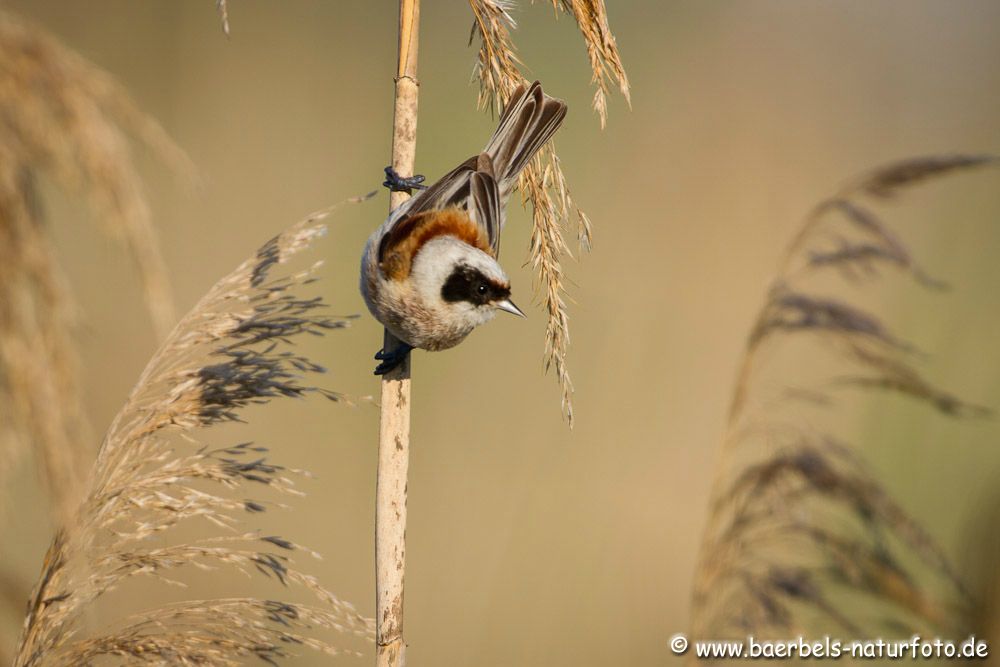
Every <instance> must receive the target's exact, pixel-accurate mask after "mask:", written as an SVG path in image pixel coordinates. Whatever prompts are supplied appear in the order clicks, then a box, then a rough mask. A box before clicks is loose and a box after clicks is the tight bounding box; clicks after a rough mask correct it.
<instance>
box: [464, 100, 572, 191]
mask: <svg viewBox="0 0 1000 667" xmlns="http://www.w3.org/2000/svg"><path fill="white" fill-rule="evenodd" d="M565 117H566V103H565V102H563V101H562V100H559V99H556V98H554V97H549V96H548V95H546V94H545V93H544V92H542V84H540V83H539V82H537V81H535V82H534V83H533V84H531V85H530V86H526V85H525V84H523V83H522V84H521V85H520V86H518V87H517V89H516V90H515V91H514V94H513V95H511V97H510V101H509V102H508V104H507V107H506V108H505V109H504V111H503V114H502V115H501V116H500V124H499V125H498V126H497V131H496V132H494V133H493V136H492V137H491V138H490V141H489V143H487V144H486V148H484V149H483V152H484V153H486V154H487V155H489V156H490V158H491V160H492V162H493V171H494V175H495V178H496V180H497V185H498V186H499V189H500V196H501V200H503V199H506V197H507V195H508V194H509V193H510V191H511V190H512V189H513V187H514V185H515V184H516V182H517V177H518V176H519V175H520V173H521V171H522V170H523V169H524V168H525V167H526V166H527V164H528V162H529V161H530V160H531V158H533V157H534V156H535V153H537V152H538V151H539V149H540V148H541V147H542V146H544V145H545V142H546V141H548V140H549V139H550V138H551V137H552V135H553V134H555V131H556V130H558V129H559V126H560V125H561V124H562V122H563V119H564V118H565Z"/></svg>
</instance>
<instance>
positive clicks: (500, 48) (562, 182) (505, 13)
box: [469, 0, 629, 426]
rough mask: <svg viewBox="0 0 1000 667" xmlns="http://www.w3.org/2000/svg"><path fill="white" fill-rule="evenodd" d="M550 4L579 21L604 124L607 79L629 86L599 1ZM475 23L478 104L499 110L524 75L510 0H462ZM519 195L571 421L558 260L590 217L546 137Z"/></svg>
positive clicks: (548, 357)
mask: <svg viewBox="0 0 1000 667" xmlns="http://www.w3.org/2000/svg"><path fill="white" fill-rule="evenodd" d="M553 5H554V6H555V7H556V8H558V9H562V10H563V11H566V12H568V13H570V14H572V15H573V16H574V18H575V19H576V21H577V24H578V26H579V27H580V32H581V34H582V35H583V38H584V42H585V44H586V46H587V53H588V56H589V58H590V65H591V70H592V72H593V78H592V81H593V83H594V85H595V86H596V88H597V92H596V93H595V96H594V108H595V110H596V111H597V113H598V115H599V116H600V119H601V126H602V127H603V126H604V124H605V122H606V120H607V89H608V82H609V81H610V80H614V81H617V83H618V88H619V90H620V91H621V93H622V95H623V96H624V97H625V99H626V101H629V85H628V79H627V77H626V76H625V70H624V67H623V66H622V63H621V58H620V56H619V54H618V47H617V45H616V43H615V39H614V36H613V35H612V33H611V30H610V28H609V26H608V20H607V12H606V10H605V8H604V2H603V0H553ZM469 6H470V7H471V9H472V13H473V16H474V21H473V25H472V34H471V35H470V43H471V42H472V40H473V39H476V38H478V39H479V44H480V46H479V52H478V55H477V60H476V66H475V70H474V73H473V76H474V78H475V79H476V80H478V82H479V99H478V103H479V106H480V108H489V109H493V110H495V111H499V110H500V109H501V108H502V107H503V105H504V104H506V103H507V100H509V99H510V96H511V93H513V91H514V90H515V89H516V88H517V87H518V86H519V85H520V84H521V83H522V82H524V81H525V78H524V76H523V75H522V73H521V67H520V66H521V61H520V60H519V59H518V57H517V51H516V49H515V46H514V42H513V39H512V37H511V30H512V29H514V28H515V27H516V23H515V21H514V18H513V16H512V15H511V10H512V9H513V7H514V3H513V2H512V1H510V0H469ZM518 187H519V188H520V190H521V193H522V196H523V198H524V201H525V202H526V203H527V202H530V203H531V207H532V222H533V226H532V233H531V243H530V247H529V262H530V263H531V265H532V266H533V267H534V268H535V271H536V272H537V276H538V281H539V285H538V289H539V290H540V291H541V294H542V304H543V306H544V307H545V310H546V313H547V315H548V320H547V323H546V327H545V355H544V359H545V367H546V369H548V368H554V369H555V373H556V377H557V379H558V381H559V385H560V387H561V389H562V408H563V414H564V415H565V417H566V419H567V421H568V422H569V424H570V425H571V426H572V424H573V402H572V395H573V384H572V381H571V379H570V375H569V369H568V367H567V364H566V355H567V353H568V350H569V340H570V339H569V313H568V311H567V308H566V301H565V299H564V296H563V295H564V293H565V284H564V275H563V269H562V259H563V257H565V256H568V255H569V254H570V253H569V248H568V247H567V245H566V242H565V239H564V237H563V231H564V228H565V226H566V225H568V224H569V220H570V218H571V217H572V218H575V221H576V235H577V240H578V242H579V245H580V247H581V248H582V249H589V248H590V245H591V239H592V231H591V224H590V219H589V218H588V217H587V215H586V214H585V213H584V212H583V210H582V209H580V208H579V207H578V206H577V205H576V204H575V203H574V201H573V197H572V194H571V192H570V189H569V185H568V183H567V181H566V176H565V175H564V174H563V170H562V165H561V164H560V162H559V157H558V155H557V154H556V151H555V148H554V145H553V142H549V144H547V145H546V146H545V147H544V148H543V149H542V150H541V151H540V152H539V154H538V155H537V156H536V157H535V159H534V160H532V162H531V164H529V165H528V167H527V168H526V169H525V170H524V172H523V173H522V174H521V178H520V181H519V184H518Z"/></svg>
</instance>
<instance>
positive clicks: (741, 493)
mask: <svg viewBox="0 0 1000 667" xmlns="http://www.w3.org/2000/svg"><path fill="white" fill-rule="evenodd" d="M992 162H994V159H993V158H990V157H987V156H948V157H941V158H938V157H929V158H919V159H916V160H907V161H902V162H898V163H895V164H892V165H888V166H887V167H883V168H881V169H878V170H875V171H873V172H871V173H869V174H867V175H865V176H864V177H862V178H861V179H858V180H857V181H855V182H854V184H853V185H852V186H850V187H848V188H846V189H844V190H843V191H842V192H841V193H839V194H838V195H836V196H835V197H833V198H831V199H829V200H826V201H824V202H822V203H821V204H820V205H819V206H817V207H816V208H815V209H814V210H813V212H812V213H811V214H810V215H809V216H808V217H807V219H806V221H805V224H804V226H803V229H802V231H801V232H800V233H799V234H798V236H797V237H796V238H795V239H794V240H793V242H792V243H791V245H790V248H789V251H788V255H787V257H786V260H785V262H784V264H783V267H782V269H781V271H780V273H779V275H778V277H777V278H776V279H775V281H774V286H773V287H772V288H771V290H770V293H769V295H768V298H767V300H766V302H765V305H764V307H763V308H762V309H761V312H760V314H759V315H758V318H757V322H756V324H755V326H754V328H753V330H752V332H751V334H750V336H749V339H748V344H747V352H746V356H745V358H744V363H743V370H742V372H741V374H740V376H739V378H738V381H737V385H736V390H735V394H734V398H733V406H732V410H731V414H730V421H729V430H728V435H727V436H726V439H725V441H724V443H723V448H722V455H721V457H720V459H719V464H718V468H717V475H716V481H715V485H714V488H713V502H712V506H711V510H710V518H709V522H708V526H707V528H706V532H705V537H704V540H703V544H702V550H701V555H700V559H699V565H698V570H697V573H696V578H695V585H694V596H693V608H692V609H693V629H692V630H693V634H695V635H696V636H698V637H700V638H719V637H745V636H746V635H747V634H753V635H755V636H757V637H788V636H792V635H795V634H803V635H806V636H822V635H824V634H830V635H837V634H838V633H839V634H840V636H867V637H873V636H878V635H880V634H884V633H887V632H890V631H891V632H893V633H910V632H916V633H924V634H938V635H940V634H942V633H943V632H960V631H965V629H966V628H964V627H963V623H964V622H965V619H966V618H967V614H968V611H969V609H970V608H971V603H972V596H971V595H970V593H969V591H968V590H967V588H966V587H965V586H964V585H963V583H962V581H961V578H960V577H959V575H958V573H957V572H956V571H955V570H954V569H953V568H952V566H951V565H950V564H949V561H948V558H947V557H946V555H945V554H944V552H943V551H942V549H941V548H940V547H939V546H937V544H936V543H935V541H934V540H933V539H932V538H931V536H930V535H929V534H928V533H927V532H926V531H925V530H924V529H923V528H922V527H921V526H920V524H919V522H918V521H917V520H916V519H914V518H912V517H910V516H909V515H908V513H907V512H906V511H905V510H904V509H903V508H902V507H901V506H900V505H899V504H898V503H897V502H896V501H894V500H893V499H892V497H891V496H890V495H889V494H888V492H887V491H886V490H885V489H884V487H883V486H882V484H881V483H880V481H879V480H878V478H877V476H876V475H875V474H874V473H872V472H871V471H870V470H869V469H868V468H867V466H865V465H864V462H863V461H862V459H861V457H860V455H859V454H858V452H857V450H856V449H855V448H854V447H853V446H851V445H848V444H845V443H843V442H841V441H840V440H839V439H837V438H836V437H835V436H834V435H833V434H831V433H828V432H826V428H827V427H824V428H820V429H818V431H817V429H816V428H814V427H813V426H812V425H811V423H810V417H809V416H808V414H809V413H807V412H803V411H802V408H801V407H800V408H799V409H798V411H797V412H793V413H791V414H790V415H789V414H787V413H786V414H782V407H783V406H784V405H785V404H787V403H790V402H795V401H798V402H799V403H798V405H800V406H804V405H805V404H808V405H809V406H811V407H812V408H814V409H817V410H824V409H828V408H829V406H830V400H829V397H830V395H831V393H832V392H840V391H844V390H846V389H849V388H852V387H868V388H873V389H882V390H889V391H893V392H898V393H901V394H904V395H906V396H909V397H911V398H913V399H916V400H918V401H921V402H923V403H925V404H927V405H930V406H932V407H934V408H935V409H937V410H939V411H941V412H942V413H944V414H947V415H950V416H956V417H970V416H971V417H975V416H982V415H984V414H987V413H988V411H987V410H986V409H984V408H981V407H978V406H974V405H971V404H968V403H966V402H964V401H962V400H961V399H959V398H957V397H955V396H954V395H952V394H951V393H949V392H946V391H944V390H943V389H940V388H939V387H937V386H936V385H935V384H934V383H933V382H931V381H930V380H929V379H927V378H926V377H924V375H923V374H922V373H921V372H920V371H919V370H918V369H917V367H916V365H915V359H916V354H917V352H916V350H915V349H914V348H913V346H912V345H910V344H908V343H906V342H905V341H904V340H903V339H902V338H901V337H900V336H898V335H897V334H895V333H894V332H893V331H892V330H891V329H890V328H889V327H888V326H887V325H886V323H885V322H884V321H883V320H882V318H881V317H879V315H878V314H877V313H875V312H872V311H871V310H869V309H866V308H864V307H862V306H859V305H856V304H854V303H851V302H849V301H844V300H842V299H840V298H837V297H833V296H830V295H827V294H816V293H812V292H811V291H810V288H809V284H810V283H809V282H808V281H809V278H811V277H813V276H815V275H817V274H820V273H822V272H826V271H828V270H829V269H837V270H838V271H839V272H840V274H841V275H842V276H843V277H845V278H847V279H849V280H855V279H857V278H859V277H868V278H871V277H874V276H875V275H877V272H876V267H877V266H889V267H894V268H897V269H899V270H901V271H905V272H908V273H910V274H911V275H913V276H914V277H915V278H916V279H917V284H918V285H919V286H921V287H930V288H939V287H941V283H940V282H939V281H936V280H934V279H932V278H929V277H928V276H927V274H926V273H925V272H924V271H923V270H922V269H920V267H919V266H918V265H917V263H916V262H915V260H914V259H913V258H912V256H911V255H910V253H909V251H908V249H907V248H906V246H905V245H904V244H903V242H902V241H901V240H900V239H899V238H898V237H897V236H896V235H895V234H894V233H893V232H892V231H891V230H890V229H889V227H888V225H887V224H886V222H885V221H884V220H883V219H882V218H881V217H880V216H879V215H877V214H876V213H875V212H874V210H873V209H872V208H871V207H870V206H869V205H868V204H866V203H865V202H864V201H863V199H864V198H865V197H875V198H881V199H885V198H887V197H889V196H891V195H893V194H895V193H896V192H898V191H899V190H900V189H901V188H902V187H904V186H907V185H910V184H916V183H918V182H923V181H924V180H926V179H930V178H932V177H935V176H939V175H944V174H947V173H951V172H954V171H957V170H960V169H969V168H973V167H976V166H981V165H986V164H989V163H992ZM802 340H808V341H809V344H810V345H812V348H811V349H812V350H815V351H821V352H822V353H823V354H828V355H832V357H833V358H834V359H835V360H836V363H837V366H838V371H837V374H836V375H835V376H834V377H827V378H824V379H821V380H814V381H812V382H811V383H808V382H809V381H806V383H804V382H803V381H802V380H798V379H794V380H792V381H793V382H795V384H794V385H793V386H789V385H786V386H785V388H784V390H780V391H779V392H778V398H777V399H773V398H772V399H765V398H763V397H762V396H760V394H764V393H766V392H767V391H768V387H769V386H771V385H774V384H775V380H774V379H772V378H769V379H768V380H766V381H763V380H761V381H759V382H758V379H759V378H760V377H762V369H763V368H764V367H766V366H767V361H768V360H771V361H773V359H774V357H775V356H776V354H777V353H778V352H780V351H781V350H782V349H783V348H784V347H787V346H789V345H790V344H791V343H792V342H793V341H802ZM765 348H766V352H765V351H764V350H765ZM817 397H818V400H817ZM802 401H805V404H804V403H802Z"/></svg>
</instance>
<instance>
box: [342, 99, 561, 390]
mask: <svg viewBox="0 0 1000 667" xmlns="http://www.w3.org/2000/svg"><path fill="white" fill-rule="evenodd" d="M565 117H566V104H565V103H564V102H563V101H562V100H557V99H555V98H552V97H549V96H548V95H546V94H545V93H543V92H542V86H541V84H540V83H538V82H537V81H536V82H534V83H533V84H531V85H530V86H526V85H524V84H521V85H520V86H519V87H518V88H517V89H516V90H515V91H514V93H513V94H512V95H511V97H510V101H509V103H508V104H507V107H506V109H504V112H503V114H501V116H500V123H499V125H498V127H497V130H496V132H495V133H494V134H493V137H492V138H491V139H490V140H489V143H487V144H486V148H484V149H483V152H481V153H480V154H479V155H475V156H473V157H471V158H469V159H468V160H466V161H465V162H463V163H462V164H460V165H459V166H458V167H456V168H455V169H453V170H451V171H450V172H448V173H447V174H445V175H444V176H443V177H442V178H441V179H440V180H439V181H437V182H436V183H434V184H433V185H431V186H430V187H426V186H423V185H421V183H422V182H423V180H424V177H423V176H411V177H406V178H404V177H401V176H400V175H399V174H397V173H396V172H395V170H393V169H392V167H386V169H385V173H386V182H385V183H384V185H385V186H386V187H388V188H389V189H390V190H395V191H407V192H409V191H411V190H413V189H419V190H421V192H420V193H419V194H417V195H416V196H414V197H412V198H411V199H409V200H407V201H406V202H405V203H404V204H403V205H402V206H400V207H399V208H397V209H396V210H394V211H393V212H392V213H390V214H389V217H388V218H387V219H386V221H385V222H383V223H382V225H381V226H379V228H378V229H376V230H375V232H374V233H373V234H372V235H371V237H369V239H368V243H367V245H366V246H365V251H364V254H363V255H362V257H361V295H362V296H363V297H364V299H365V303H366V304H367V305H368V310H370V311H371V313H372V315H374V316H375V319H377V320H378V321H379V322H381V323H382V324H383V325H384V326H385V328H386V329H387V330H388V331H389V332H390V333H391V334H392V335H393V336H395V337H396V339H398V340H399V341H400V345H398V346H397V347H395V348H394V349H392V350H387V349H382V350H381V351H380V352H379V353H378V354H376V355H375V358H376V359H378V360H379V361H381V363H380V364H379V365H378V367H377V368H376V369H375V374H376V375H383V374H385V373H388V372H389V371H390V370H392V369H393V368H395V367H396V366H398V365H399V364H401V363H402V362H403V361H404V360H405V359H406V355H408V354H409V353H410V350H412V349H413V348H421V349H424V350H432V351H436V350H445V349H448V348H450V347H454V346H455V345H458V344H459V343H460V342H462V341H463V340H464V339H465V337H466V336H468V335H469V334H470V333H471V332H472V330H473V329H475V328H476V327H477V326H479V325H481V324H485V323H486V322H489V321H490V320H491V319H493V316H494V315H495V314H496V311H498V310H503V311H506V312H508V313H512V314H514V315H519V316H521V317H524V313H522V312H521V310H520V309H519V308H518V307H517V306H515V305H514V302H513V301H511V300H510V281H509V280H508V279H507V274H506V273H504V270H503V269H502V268H501V267H500V264H499V263H498V262H497V257H498V255H499V252H500V230H501V229H503V225H504V218H505V207H506V205H507V199H508V198H509V197H510V194H511V192H512V191H513V189H514V187H515V185H516V184H517V177H518V175H519V174H520V173H521V171H522V170H523V169H524V168H525V166H527V164H528V162H529V161H530V160H531V158H532V157H534V155H535V153H537V152H538V150H539V149H540V148H541V147H542V146H543V145H545V142H546V141H548V140H549V138H551V137H552V135H553V134H554V133H555V131H556V130H557V129H559V125H560V124H562V121H563V118H565Z"/></svg>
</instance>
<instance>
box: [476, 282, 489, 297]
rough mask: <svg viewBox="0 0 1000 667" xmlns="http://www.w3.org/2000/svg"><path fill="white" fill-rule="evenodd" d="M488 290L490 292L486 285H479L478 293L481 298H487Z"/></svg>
mask: <svg viewBox="0 0 1000 667" xmlns="http://www.w3.org/2000/svg"><path fill="white" fill-rule="evenodd" d="M487 290H489V288H488V287H487V286H486V283H479V287H477V288H476V292H477V293H478V294H479V296H486V292H487Z"/></svg>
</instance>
